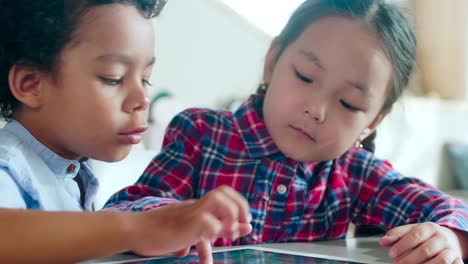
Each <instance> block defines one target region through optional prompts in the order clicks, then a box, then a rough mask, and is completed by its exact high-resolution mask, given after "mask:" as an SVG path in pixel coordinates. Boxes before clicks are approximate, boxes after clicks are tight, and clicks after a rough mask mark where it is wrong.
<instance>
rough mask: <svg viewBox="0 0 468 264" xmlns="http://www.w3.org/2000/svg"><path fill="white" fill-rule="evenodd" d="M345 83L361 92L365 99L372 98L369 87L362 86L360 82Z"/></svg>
mask: <svg viewBox="0 0 468 264" xmlns="http://www.w3.org/2000/svg"><path fill="white" fill-rule="evenodd" d="M346 83H347V84H348V85H349V86H351V87H353V88H356V89H358V90H359V91H361V92H362V93H363V94H364V95H365V96H367V97H373V96H374V95H373V94H372V92H371V91H370V89H369V87H367V86H366V85H364V84H362V83H360V82H353V81H347V82H346Z"/></svg>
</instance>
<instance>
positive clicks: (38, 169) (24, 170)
mask: <svg viewBox="0 0 468 264" xmlns="http://www.w3.org/2000/svg"><path fill="white" fill-rule="evenodd" d="M78 174H79V175H80V177H81V179H82V181H83V185H84V189H85V193H86V195H85V202H84V208H83V207H82V206H81V204H80V189H79V187H78V184H77V183H76V182H75V180H74V179H73V178H75V176H77V175H78ZM98 185H99V184H98V181H97V179H96V177H95V176H94V175H93V173H92V172H91V170H90V168H89V167H88V165H87V164H86V163H85V162H84V163H80V162H78V161H76V160H68V159H64V158H62V157H60V156H59V155H57V154H56V153H54V152H53V151H52V150H50V149H49V148H47V147H46V146H44V145H43V144H42V143H41V142H39V141H38V140H37V139H36V138H35V137H34V136H33V135H31V134H30V133H29V131H28V130H27V129H26V128H24V127H23V126H22V125H21V124H20V123H19V122H17V121H14V120H12V121H10V122H9V123H7V124H6V125H5V127H4V128H1V129H0V207H7V208H20V209H39V210H50V211H58V210H65V211H81V210H86V211H90V210H92V202H93V199H94V197H95V196H96V192H97V188H98Z"/></svg>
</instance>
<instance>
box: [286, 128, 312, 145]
mask: <svg viewBox="0 0 468 264" xmlns="http://www.w3.org/2000/svg"><path fill="white" fill-rule="evenodd" d="M289 127H290V128H292V129H294V130H295V131H296V132H298V133H300V134H302V135H303V136H305V137H306V138H308V139H309V140H311V141H313V142H315V138H314V137H312V136H311V135H309V133H307V132H306V131H304V130H302V129H300V128H297V127H294V126H289Z"/></svg>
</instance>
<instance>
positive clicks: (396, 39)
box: [257, 0, 416, 152]
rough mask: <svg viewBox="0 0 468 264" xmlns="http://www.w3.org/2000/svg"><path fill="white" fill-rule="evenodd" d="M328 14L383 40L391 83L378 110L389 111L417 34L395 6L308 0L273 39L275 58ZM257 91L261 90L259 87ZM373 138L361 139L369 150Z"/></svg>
mask: <svg viewBox="0 0 468 264" xmlns="http://www.w3.org/2000/svg"><path fill="white" fill-rule="evenodd" d="M330 16H340V17H345V18H349V19H352V20H356V21H359V22H361V23H362V24H363V25H365V26H367V28H368V29H369V30H371V31H372V32H374V33H375V34H376V35H377V36H378V37H379V40H380V41H381V43H383V45H384V47H383V48H384V51H385V52H386V54H387V56H388V57H389V59H390V62H391V64H392V82H391V83H390V85H389V87H388V90H387V97H386V100H385V103H384V105H383V108H382V109H381V111H382V112H385V111H390V110H391V108H392V106H393V104H394V103H395V102H396V101H397V100H398V98H399V97H400V96H401V94H402V93H403V91H404V90H405V89H406V87H407V85H408V81H409V78H410V75H411V73H412V72H413V69H414V66H415V64H416V62H415V60H416V37H415V34H414V31H413V28H412V26H411V23H410V22H409V20H408V19H407V18H406V17H405V15H404V14H403V12H402V10H401V8H400V7H398V6H395V5H392V4H388V3H385V2H384V0H307V1H305V2H304V3H303V4H301V5H300V6H299V7H298V8H297V9H296V10H295V11H294V13H293V14H292V16H291V18H290V19H289V21H288V22H287V24H286V26H285V27H284V29H283V30H282V31H281V33H280V34H279V35H278V36H277V37H276V38H275V40H274V41H276V43H277V44H279V48H280V51H279V53H278V57H279V56H281V54H282V53H283V51H284V50H285V49H286V48H287V47H288V46H289V45H290V44H291V43H293V42H294V41H295V40H296V39H297V38H299V36H300V35H301V34H302V32H304V30H306V28H307V27H308V26H309V25H310V24H311V23H313V22H314V21H317V20H319V19H321V18H324V17H330ZM257 92H261V91H260V89H257ZM375 137H376V132H374V134H371V135H370V136H369V137H367V138H366V140H364V141H363V142H362V144H363V147H364V148H365V149H367V150H368V151H371V152H373V151H374V150H375V146H374V143H373V141H374V138H375Z"/></svg>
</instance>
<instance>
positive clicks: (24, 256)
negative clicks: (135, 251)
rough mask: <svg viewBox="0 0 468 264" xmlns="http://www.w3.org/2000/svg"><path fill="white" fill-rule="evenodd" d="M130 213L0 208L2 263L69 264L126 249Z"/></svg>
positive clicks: (130, 224)
mask: <svg viewBox="0 0 468 264" xmlns="http://www.w3.org/2000/svg"><path fill="white" fill-rule="evenodd" d="M131 227H132V221H131V213H122V212H120V213H116V212H99V213H82V212H45V211H34V210H21V209H4V208H0V233H1V234H2V237H3V238H4V240H5V241H4V242H3V243H0V259H2V262H6V263H13V262H21V263H23V262H29V263H49V262H50V263H52V262H53V263H72V262H76V261H80V260H85V259H89V258H95V257H99V256H107V255H112V254H116V253H119V252H123V251H126V250H129V249H130V244H129V243H130V241H131V240H130V239H129V237H131V235H130V232H131V230H132V228H131Z"/></svg>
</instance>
